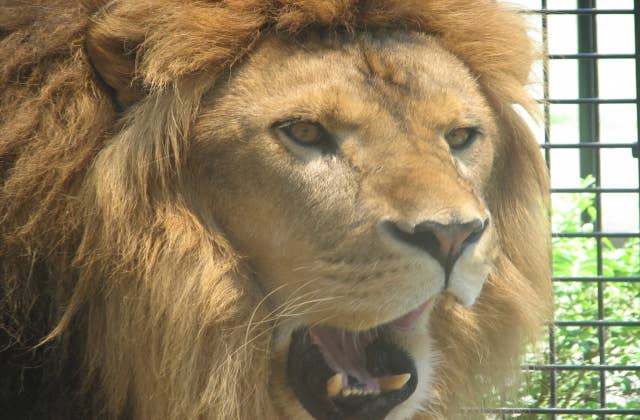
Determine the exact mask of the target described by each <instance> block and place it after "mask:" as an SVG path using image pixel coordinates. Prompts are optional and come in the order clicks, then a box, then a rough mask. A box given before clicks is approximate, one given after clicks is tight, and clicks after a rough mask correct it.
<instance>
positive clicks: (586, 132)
mask: <svg viewBox="0 0 640 420" xmlns="http://www.w3.org/2000/svg"><path fill="white" fill-rule="evenodd" d="M596 6H597V5H596V0H578V7H579V8H587V9H595V8H596ZM597 51H598V48H597V15H596V14H583V15H578V52H580V53H595V52H597ZM578 81H579V84H578V92H579V96H580V98H597V97H598V63H597V61H596V60H594V59H581V60H578ZM579 107H580V108H579V110H580V112H579V121H580V142H599V141H600V139H599V136H600V124H599V123H600V121H599V120H600V118H599V109H598V105H597V104H580V105H579ZM587 175H592V176H594V177H595V186H596V187H600V186H601V182H600V151H599V150H598V149H586V148H583V149H582V150H581V151H580V176H581V177H583V178H584V177H585V176H587ZM594 204H595V207H596V220H595V221H594V222H595V227H596V230H597V231H599V232H602V203H601V195H600V194H599V193H596V198H595V202H594ZM595 240H596V252H597V255H596V258H597V259H596V263H597V275H598V276H602V272H603V270H602V265H603V261H602V238H599V237H598V238H595ZM604 284H605V283H604V282H598V285H597V288H598V319H604V315H605V314H604ZM598 356H599V362H600V365H604V364H606V358H605V331H604V327H603V326H598ZM606 404H607V387H606V372H605V371H604V370H601V371H600V407H602V408H604V407H606ZM600 418H601V419H605V416H604V415H601V416H600Z"/></svg>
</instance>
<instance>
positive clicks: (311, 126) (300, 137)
mask: <svg viewBox="0 0 640 420" xmlns="http://www.w3.org/2000/svg"><path fill="white" fill-rule="evenodd" d="M279 129H280V130H282V131H283V132H284V133H285V134H286V135H287V136H288V137H289V138H291V139H292V140H294V141H295V142H297V143H299V144H301V145H303V146H313V145H317V144H319V143H321V142H322V141H323V140H325V139H326V137H327V131H326V130H325V129H324V127H322V126H321V125H320V124H318V123H315V122H311V121H295V122H293V123H289V124H284V125H281V126H280V127H279Z"/></svg>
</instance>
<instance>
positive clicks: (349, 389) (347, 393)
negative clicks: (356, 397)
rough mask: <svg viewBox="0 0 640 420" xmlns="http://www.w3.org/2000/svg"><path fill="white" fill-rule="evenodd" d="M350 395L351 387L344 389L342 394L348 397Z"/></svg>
mask: <svg viewBox="0 0 640 420" xmlns="http://www.w3.org/2000/svg"><path fill="white" fill-rule="evenodd" d="M349 395H351V388H344V389H343V390H342V396H343V397H348V396H349Z"/></svg>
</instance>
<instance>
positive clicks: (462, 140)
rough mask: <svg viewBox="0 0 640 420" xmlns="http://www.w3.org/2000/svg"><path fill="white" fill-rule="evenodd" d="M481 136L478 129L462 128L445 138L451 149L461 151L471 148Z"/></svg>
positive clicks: (452, 131) (451, 132)
mask: <svg viewBox="0 0 640 420" xmlns="http://www.w3.org/2000/svg"><path fill="white" fill-rule="evenodd" d="M481 134H482V132H481V131H480V129H479V128H478V127H462V128H455V129H453V130H451V131H449V132H448V133H447V134H445V136H444V137H445V139H446V140H447V143H449V147H451V149H453V150H461V149H464V148H465V147H467V146H470V145H471V143H473V142H474V141H475V140H476V139H477V138H478V137H479V136H480V135H481Z"/></svg>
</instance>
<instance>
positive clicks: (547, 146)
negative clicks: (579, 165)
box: [540, 142, 640, 149]
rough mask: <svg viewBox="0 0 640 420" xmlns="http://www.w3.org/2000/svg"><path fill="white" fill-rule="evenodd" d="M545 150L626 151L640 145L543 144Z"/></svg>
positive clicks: (594, 143) (593, 143)
mask: <svg viewBox="0 0 640 420" xmlns="http://www.w3.org/2000/svg"><path fill="white" fill-rule="evenodd" d="M540 147H542V148H543V149H626V148H630V149H633V148H637V147H640V143H596V142H590V143H542V144H540Z"/></svg>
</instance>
